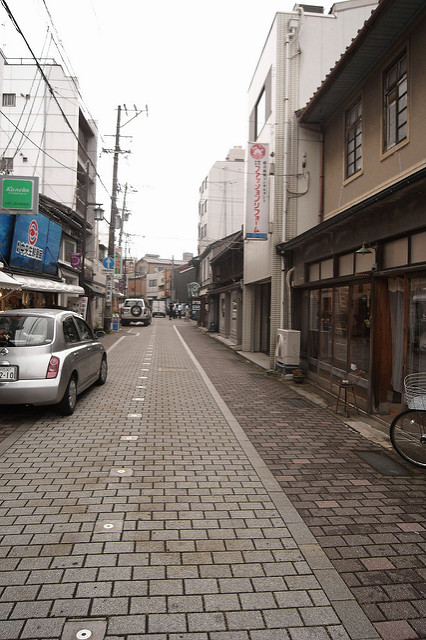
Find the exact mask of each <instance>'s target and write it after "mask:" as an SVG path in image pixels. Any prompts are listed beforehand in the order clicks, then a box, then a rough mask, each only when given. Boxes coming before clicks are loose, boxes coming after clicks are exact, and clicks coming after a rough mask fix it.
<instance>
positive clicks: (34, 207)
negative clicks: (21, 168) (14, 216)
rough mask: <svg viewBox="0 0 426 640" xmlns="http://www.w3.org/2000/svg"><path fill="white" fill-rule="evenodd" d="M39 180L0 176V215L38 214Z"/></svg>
mask: <svg viewBox="0 0 426 640" xmlns="http://www.w3.org/2000/svg"><path fill="white" fill-rule="evenodd" d="M38 190H39V179H38V178H35V177H32V178H31V177H28V176H10V175H4V176H0V213H21V214H23V213H25V214H27V215H31V216H36V215H37V214H38Z"/></svg>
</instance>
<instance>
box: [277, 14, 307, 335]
mask: <svg viewBox="0 0 426 640" xmlns="http://www.w3.org/2000/svg"><path fill="white" fill-rule="evenodd" d="M297 11H298V17H297V26H294V23H293V25H291V26H290V28H289V30H288V32H287V33H286V36H285V43H284V45H285V49H284V50H285V88H284V101H285V102H284V171H283V173H284V178H283V219H284V224H283V227H282V238H281V242H285V241H286V240H287V239H290V238H287V230H288V227H289V224H288V220H287V217H288V200H287V190H288V172H289V147H290V59H291V56H290V47H291V43H292V42H293V41H294V39H295V38H297V37H298V35H299V31H300V27H301V18H302V15H303V9H302V8H301V7H299V8H298V10H297ZM297 82H299V78H297ZM294 215H296V214H294ZM281 261H282V270H281V272H282V289H281V290H282V295H283V300H282V304H281V327H283V328H287V329H288V328H291V301H290V296H291V291H290V287H289V279H288V278H287V275H286V273H285V262H284V256H283V257H282V258H281Z"/></svg>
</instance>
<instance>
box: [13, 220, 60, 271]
mask: <svg viewBox="0 0 426 640" xmlns="http://www.w3.org/2000/svg"><path fill="white" fill-rule="evenodd" d="M61 234H62V227H61V226H60V225H58V224H56V222H53V221H52V220H49V218H46V216H44V215H43V214H42V213H39V214H38V215H37V216H29V215H18V216H17V219H16V223H15V231H14V234H13V240H12V247H11V252H10V266H11V267H12V268H13V267H15V268H20V269H27V270H29V271H33V272H34V273H45V274H49V275H52V276H55V275H57V272H58V258H59V248H60V245H61Z"/></svg>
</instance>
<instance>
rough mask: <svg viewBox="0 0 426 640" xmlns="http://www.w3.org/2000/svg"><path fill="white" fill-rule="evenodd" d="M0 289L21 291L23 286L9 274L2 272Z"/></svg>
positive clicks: (0, 274) (0, 272) (0, 273)
mask: <svg viewBox="0 0 426 640" xmlns="http://www.w3.org/2000/svg"><path fill="white" fill-rule="evenodd" d="M0 289H15V290H16V291H17V290H19V291H20V290H21V285H20V283H19V282H18V281H17V280H15V279H14V278H11V277H10V276H8V275H7V273H3V271H0Z"/></svg>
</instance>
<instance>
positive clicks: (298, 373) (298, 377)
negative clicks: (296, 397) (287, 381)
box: [292, 369, 305, 384]
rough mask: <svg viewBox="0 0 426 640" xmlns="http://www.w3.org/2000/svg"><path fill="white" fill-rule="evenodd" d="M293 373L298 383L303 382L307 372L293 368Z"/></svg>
mask: <svg viewBox="0 0 426 640" xmlns="http://www.w3.org/2000/svg"><path fill="white" fill-rule="evenodd" d="M292 374H293V381H294V382H296V383H297V384H302V383H303V382H304V380H305V374H304V373H303V371H302V369H293V370H292Z"/></svg>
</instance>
